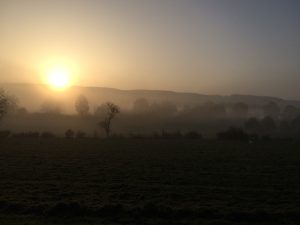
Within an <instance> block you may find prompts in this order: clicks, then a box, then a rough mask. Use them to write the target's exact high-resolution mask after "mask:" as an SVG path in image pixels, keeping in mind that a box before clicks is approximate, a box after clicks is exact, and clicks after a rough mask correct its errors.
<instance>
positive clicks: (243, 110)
mask: <svg viewBox="0 0 300 225" xmlns="http://www.w3.org/2000/svg"><path fill="white" fill-rule="evenodd" d="M74 109H75V111H76V113H77V115H78V116H79V117H80V118H89V117H95V118H99V120H98V122H97V126H98V127H99V128H101V129H102V130H103V131H104V133H105V135H106V137H110V136H111V134H112V122H113V121H114V119H115V118H116V116H117V115H118V114H119V113H120V112H121V110H120V107H119V106H118V105H117V104H115V103H112V102H105V103H103V104H101V105H100V106H98V107H96V108H95V109H94V110H93V111H92V110H91V106H90V103H89V100H88V99H87V97H86V96H84V95H79V96H78V97H77V98H76V99H75V102H74ZM259 110H260V113H257V116H253V115H252V114H253V113H252V112H251V111H253V108H251V107H250V106H249V105H247V104H246V103H243V102H236V103H227V104H220V103H214V102H211V101H209V102H205V103H202V104H198V105H192V106H191V105H186V106H180V107H178V106H177V105H175V104H173V103H171V102H169V101H164V102H160V103H157V102H152V103H150V102H149V101H148V100H147V99H145V98H139V99H136V100H135V101H134V102H133V104H132V108H131V110H127V111H126V110H122V114H123V115H124V116H123V118H130V117H131V118H133V119H135V120H139V121H142V122H144V121H147V120H149V121H150V123H151V121H153V120H151V119H153V118H154V119H155V118H156V119H157V120H169V121H171V122H174V121H175V122H178V121H179V122H180V121H190V122H191V123H197V121H199V120H203V121H208V122H210V123H212V124H213V123H217V122H218V121H222V120H228V121H233V120H232V119H234V120H238V121H243V122H242V123H239V125H238V126H237V129H244V130H245V132H248V133H251V134H255V133H256V134H262V135H267V134H272V133H276V131H278V130H284V131H285V132H286V133H290V134H294V133H300V122H299V121H300V110H299V108H297V107H296V106H293V105H285V106H284V107H280V106H279V105H278V104H277V103H276V102H269V103H267V104H265V105H263V106H260V108H259ZM13 113H15V114H17V115H26V114H29V113H28V112H27V109H26V108H24V107H19V106H18V99H17V98H16V97H14V96H12V95H9V94H7V93H6V92H5V91H4V90H0V119H2V118H3V117H4V116H5V115H7V114H13ZM40 113H42V114H49V115H60V114H62V111H61V106H60V104H58V103H57V102H55V101H45V102H44V103H43V104H42V105H41V110H40ZM126 116H127V117H126ZM182 124H183V125H182V127H183V129H184V123H183V122H182ZM162 126H163V125H162ZM199 126H200V125H199ZM160 129H161V130H162V132H161V134H160V136H164V137H171V136H174V137H175V136H176V135H177V136H178V137H179V136H184V134H179V133H180V132H179V131H178V130H177V131H172V132H170V131H169V132H168V131H164V128H163V127H162V128H160ZM200 129H201V127H200ZM229 130H230V129H229ZM231 131H233V130H232V129H231ZM83 133H84V132H81V131H77V132H75V131H72V130H71V129H68V130H67V131H66V133H65V135H66V137H82V136H85V135H84V134H83ZM46 136H47V135H46ZM132 136H138V135H132ZM199 136H201V135H199Z"/></svg>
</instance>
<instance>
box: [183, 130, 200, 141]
mask: <svg viewBox="0 0 300 225" xmlns="http://www.w3.org/2000/svg"><path fill="white" fill-rule="evenodd" d="M184 138H187V139H202V135H201V134H199V133H198V132H197V131H189V132H187V133H185V134H184Z"/></svg>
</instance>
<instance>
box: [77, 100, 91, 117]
mask: <svg viewBox="0 0 300 225" xmlns="http://www.w3.org/2000/svg"><path fill="white" fill-rule="evenodd" d="M75 109H76V112H77V113H78V114H79V115H80V116H82V117H84V116H86V115H88V113H89V110H90V106H89V102H88V100H87V98H86V97H85V96H84V95H79V96H78V97H77V99H76V101H75Z"/></svg>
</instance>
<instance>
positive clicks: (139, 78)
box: [0, 0, 300, 99]
mask: <svg viewBox="0 0 300 225" xmlns="http://www.w3.org/2000/svg"><path fill="white" fill-rule="evenodd" d="M55 61H63V62H65V63H66V64H68V65H71V66H72V68H73V70H75V71H76V73H77V75H78V79H77V84H79V85H88V86H107V87H115V88H121V89H168V90H176V91H189V92H199V93H208V94H232V93H241V94H255V95H272V96H279V97H285V98H293V99H300V91H299V86H300V1H299V0H49V1H47V0H0V82H40V81H41V80H42V79H41V77H42V76H43V72H44V71H43V70H42V69H41V65H44V64H46V63H47V62H55Z"/></svg>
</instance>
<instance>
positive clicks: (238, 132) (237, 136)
mask: <svg viewBox="0 0 300 225" xmlns="http://www.w3.org/2000/svg"><path fill="white" fill-rule="evenodd" d="M217 137H218V139H220V140H241V141H242V140H248V139H249V135H248V134H247V133H246V132H245V131H244V130H243V129H241V128H235V127H231V128H229V129H228V130H227V131H224V132H220V133H218V134H217Z"/></svg>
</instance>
